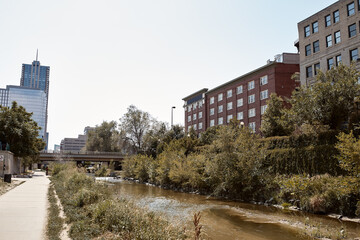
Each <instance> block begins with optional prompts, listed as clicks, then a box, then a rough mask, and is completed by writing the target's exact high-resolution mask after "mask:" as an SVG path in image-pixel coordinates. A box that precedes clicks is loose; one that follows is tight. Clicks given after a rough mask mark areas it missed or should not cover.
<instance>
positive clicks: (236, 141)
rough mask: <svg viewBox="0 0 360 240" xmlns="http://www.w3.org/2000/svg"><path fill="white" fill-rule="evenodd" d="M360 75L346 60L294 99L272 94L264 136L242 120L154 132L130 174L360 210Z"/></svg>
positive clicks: (231, 193) (184, 186)
mask: <svg viewBox="0 0 360 240" xmlns="http://www.w3.org/2000/svg"><path fill="white" fill-rule="evenodd" d="M295 77H296V76H295ZM358 79H359V73H358V72H357V71H356V69H355V68H354V66H350V67H346V66H343V65H340V66H338V67H337V68H336V69H331V70H330V71H328V72H326V73H321V72H320V73H319V74H318V76H317V82H316V83H315V84H314V85H313V86H312V87H311V88H306V87H302V88H299V89H298V90H297V91H294V93H293V96H292V98H291V99H289V100H286V101H285V100H284V99H281V98H279V97H277V96H276V95H271V97H270V99H269V101H268V108H267V110H266V112H265V114H264V116H263V124H262V129H261V131H262V135H263V137H261V136H260V135H256V134H253V133H252V132H251V131H250V130H249V129H248V128H240V127H239V126H241V125H240V124H239V122H238V121H236V120H235V121H232V122H231V123H230V124H228V125H227V126H217V127H212V128H209V129H207V131H205V132H204V133H202V134H201V136H200V137H197V136H196V134H195V132H194V131H190V132H189V134H188V136H184V135H183V136H181V137H173V138H169V136H170V135H171V136H179V134H175V132H176V131H177V130H176V127H175V128H173V129H171V130H170V131H169V132H168V133H165V134H164V133H161V132H160V131H158V132H156V131H154V130H152V131H149V133H150V134H148V135H150V137H148V138H144V140H146V139H150V140H151V141H150V144H147V145H148V146H151V147H149V148H143V149H142V151H138V152H137V153H138V154H136V155H132V156H130V157H129V158H128V159H127V160H126V161H125V163H124V166H123V169H124V171H125V175H126V177H128V178H134V179H137V180H139V181H140V182H148V183H152V184H155V185H159V186H162V187H165V188H172V189H177V190H181V191H187V192H198V193H202V194H210V195H213V196H217V197H222V198H231V199H235V200H242V201H256V202H263V203H269V204H283V205H284V206H288V205H290V206H291V205H293V206H296V207H297V208H299V209H301V210H303V211H308V212H313V213H337V214H341V215H346V216H350V217H354V216H360V201H359V200H360V174H359V170H360V157H359V156H360V153H359V152H360V140H359V137H358V136H359V133H360V131H359V127H360V126H359V123H360V121H359V116H360V115H359V110H358V107H359V106H358V105H359V103H360V101H359V100H360V99H359V96H360V86H359V84H358ZM284 106H285V107H284ZM159 136H160V137H159ZM148 141H149V140H148ZM145 142H146V141H145ZM143 146H146V144H145V143H144V144H143Z"/></svg>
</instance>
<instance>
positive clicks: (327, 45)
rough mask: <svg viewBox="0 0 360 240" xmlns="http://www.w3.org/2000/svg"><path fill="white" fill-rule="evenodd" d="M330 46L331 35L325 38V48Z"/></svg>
mask: <svg viewBox="0 0 360 240" xmlns="http://www.w3.org/2000/svg"><path fill="white" fill-rule="evenodd" d="M331 46H332V35H328V36H326V47H331Z"/></svg>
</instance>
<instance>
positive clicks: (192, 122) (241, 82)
mask: <svg viewBox="0 0 360 240" xmlns="http://www.w3.org/2000/svg"><path fill="white" fill-rule="evenodd" d="M284 56H285V55H284ZM287 56H288V59H290V61H288V62H290V63H287V62H285V61H283V62H276V61H274V62H270V63H268V64H267V65H265V66H263V67H261V68H258V69H256V70H254V71H252V72H250V73H247V74H245V75H243V76H241V77H238V78H236V79H234V80H232V81H229V82H227V83H225V84H223V85H221V86H219V87H216V88H214V89H212V90H210V91H208V90H207V89H202V90H200V91H198V92H196V93H194V94H192V95H190V96H188V97H186V98H184V99H183V100H184V101H185V105H184V109H185V131H189V130H190V128H191V127H193V128H194V130H195V131H196V132H197V133H201V132H203V131H205V130H206V129H207V128H208V127H211V126H216V125H222V124H227V123H228V121H229V120H230V119H231V118H234V119H235V118H236V119H237V120H239V121H240V122H243V124H244V126H249V127H251V128H253V129H254V130H255V131H256V132H257V133H259V129H260V125H261V115H262V114H261V111H262V108H263V110H264V109H265V106H266V105H267V104H266V102H267V100H268V99H269V98H270V94H271V93H273V92H275V93H276V94H277V95H279V96H285V97H290V96H291V93H292V91H293V90H294V89H295V88H296V87H297V86H299V85H300V84H299V82H296V81H295V80H292V79H291V76H292V75H293V74H294V73H295V72H299V64H298V63H294V62H296V57H298V55H297V54H288V55H287ZM289 56H290V58H289ZM294 56H295V61H294ZM297 59H298V58H297ZM261 79H262V80H263V81H262V83H263V84H261ZM266 79H267V81H266ZM249 87H250V89H249ZM241 88H242V91H241ZM219 94H220V95H221V94H222V99H221V96H219ZM200 96H201V97H200ZM241 99H242V100H241ZM195 100H196V101H195ZM200 102H202V103H201V104H200ZM241 103H242V104H241ZM199 105H200V106H199ZM200 112H201V113H200ZM199 113H200V114H199ZM249 114H251V115H249ZM199 117H200V118H199ZM241 117H242V118H241ZM239 118H240V119H239Z"/></svg>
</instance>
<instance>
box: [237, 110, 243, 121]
mask: <svg viewBox="0 0 360 240" xmlns="http://www.w3.org/2000/svg"><path fill="white" fill-rule="evenodd" d="M240 116H241V118H240ZM236 120H244V112H243V111H241V112H238V113H237V114H236Z"/></svg>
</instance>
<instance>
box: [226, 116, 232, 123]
mask: <svg viewBox="0 0 360 240" xmlns="http://www.w3.org/2000/svg"><path fill="white" fill-rule="evenodd" d="M231 119H233V115H228V116H227V117H226V122H227V123H229V122H230V121H231Z"/></svg>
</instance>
